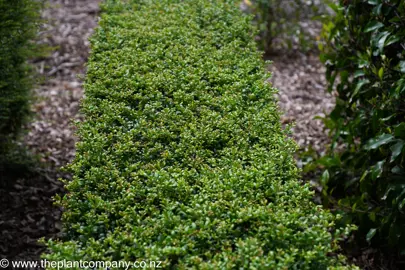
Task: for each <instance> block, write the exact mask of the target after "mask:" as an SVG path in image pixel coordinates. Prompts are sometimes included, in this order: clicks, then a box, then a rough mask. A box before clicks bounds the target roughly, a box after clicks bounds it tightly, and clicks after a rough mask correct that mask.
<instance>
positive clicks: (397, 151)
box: [390, 140, 404, 162]
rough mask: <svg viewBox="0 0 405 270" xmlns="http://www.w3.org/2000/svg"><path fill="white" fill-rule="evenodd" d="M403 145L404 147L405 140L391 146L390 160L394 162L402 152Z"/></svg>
mask: <svg viewBox="0 0 405 270" xmlns="http://www.w3.org/2000/svg"><path fill="white" fill-rule="evenodd" d="M403 147H404V141H403V140H399V141H398V142H397V143H396V144H394V145H393V146H391V147H390V149H391V152H392V154H391V160H390V162H393V161H394V160H395V159H396V158H397V157H398V156H399V155H400V154H401V152H402V148H403Z"/></svg>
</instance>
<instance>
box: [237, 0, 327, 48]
mask: <svg viewBox="0 0 405 270" xmlns="http://www.w3.org/2000/svg"><path fill="white" fill-rule="evenodd" d="M327 1H328V0H309V1H304V0H252V1H249V0H244V1H243V2H244V5H245V6H246V7H247V10H248V11H249V12H250V13H252V14H254V15H255V20H254V23H255V25H256V27H257V28H258V32H259V35H258V37H259V46H260V48H261V49H263V50H264V51H266V52H271V51H272V50H274V49H279V48H289V49H291V48H292V47H293V45H296V44H299V46H300V48H301V49H303V50H309V49H312V48H313V45H314V44H315V42H314V39H315V36H316V34H318V33H312V32H311V31H313V30H314V29H316V27H314V26H313V24H314V23H316V21H315V20H312V19H313V18H316V17H318V16H321V15H324V14H326V13H327V5H326V4H325V3H324V2H327Z"/></svg>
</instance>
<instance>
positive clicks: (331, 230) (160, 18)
mask: <svg viewBox="0 0 405 270" xmlns="http://www.w3.org/2000/svg"><path fill="white" fill-rule="evenodd" d="M103 10H104V11H105V13H104V14H103V16H102V19H101V21H100V26H99V28H98V29H97V31H96V33H95V35H94V36H93V38H92V40H91V44H92V45H91V48H92V53H91V56H90V59H89V63H88V73H87V79H86V84H85V95H86V98H85V99H84V100H83V103H82V112H83V113H84V114H85V121H84V122H83V123H80V124H79V126H80V127H79V136H80V139H81V140H80V142H79V143H78V144H77V155H76V158H75V160H74V161H73V163H72V164H71V165H70V170H71V171H72V172H73V174H74V177H73V179H72V181H69V182H67V186H66V187H67V190H68V194H67V195H66V196H64V198H62V199H61V200H60V203H61V205H62V206H63V207H64V209H65V212H64V215H63V221H64V231H63V232H64V235H63V237H62V238H61V239H60V240H51V241H49V242H48V247H49V251H50V252H49V253H48V254H44V257H45V258H46V259H48V260H62V259H66V260H80V259H81V260H96V261H104V260H108V261H117V260H129V261H135V260H150V261H153V260H159V261H162V267H163V268H165V269H197V268H198V269H236V268H245V269H247V268H249V269H286V268H291V269H326V268H327V267H331V268H333V267H336V268H338V267H342V268H344V266H343V265H344V262H343V259H342V258H341V257H337V256H333V254H332V253H333V252H335V251H336V249H337V245H336V241H337V240H338V239H340V238H342V237H344V236H345V235H347V233H348V231H349V228H342V229H338V230H335V227H334V223H335V217H334V216H333V215H332V214H330V213H329V212H327V211H325V210H322V208H321V207H320V206H316V205H315V204H314V203H312V202H311V197H312V192H311V191H310V188H309V187H308V185H302V184H301V183H300V182H299V181H298V180H297V176H298V170H297V168H296V167H295V165H294V163H295V162H294V160H293V156H292V153H293V152H294V151H295V150H296V144H295V143H294V142H293V141H292V140H290V139H289V138H288V137H287V136H286V134H285V132H284V131H283V130H282V127H281V124H280V119H279V118H280V117H279V112H278V110H277V106H276V102H275V98H274V96H273V94H274V93H275V92H276V90H275V89H273V88H271V87H270V86H269V85H268V84H267V83H265V80H266V78H267V74H266V73H265V72H264V63H263V62H262V60H261V56H260V54H259V53H258V52H257V51H256V47H255V43H254V41H253V35H252V29H251V26H250V20H249V19H248V18H247V17H244V16H242V14H241V11H240V10H239V9H238V7H237V3H236V2H235V1H210V0H189V1H180V0H144V1H122V2H119V1H107V3H106V4H105V5H104V6H103Z"/></svg>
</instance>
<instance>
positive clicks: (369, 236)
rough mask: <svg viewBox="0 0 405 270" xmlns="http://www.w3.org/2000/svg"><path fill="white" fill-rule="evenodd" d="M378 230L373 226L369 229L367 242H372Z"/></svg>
mask: <svg viewBox="0 0 405 270" xmlns="http://www.w3.org/2000/svg"><path fill="white" fill-rule="evenodd" d="M376 232H377V229H376V228H372V229H370V230H369V231H368V233H367V236H366V240H367V242H369V243H370V241H371V239H372V238H373V237H374V235H375V233H376Z"/></svg>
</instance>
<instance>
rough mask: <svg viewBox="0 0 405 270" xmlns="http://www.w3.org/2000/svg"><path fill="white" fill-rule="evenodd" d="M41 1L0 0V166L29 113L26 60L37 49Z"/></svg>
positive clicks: (7, 157) (29, 71) (12, 148)
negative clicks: (34, 41)
mask: <svg viewBox="0 0 405 270" xmlns="http://www.w3.org/2000/svg"><path fill="white" fill-rule="evenodd" d="M40 6H41V3H40V2H39V1H34V0H13V1H9V0H0V167H2V166H5V165H4V164H5V163H6V162H8V161H9V160H8V159H10V158H11V156H12V155H13V154H11V152H14V150H15V148H14V147H13V146H12V144H13V142H14V140H15V139H16V138H17V136H18V135H19V133H20V130H21V127H22V125H23V124H24V123H25V121H26V119H27V116H28V115H29V111H30V110H29V104H30V99H31V93H30V89H31V87H32V83H33V76H32V72H31V71H32V69H31V67H30V66H29V65H28V64H27V60H28V59H29V58H31V57H33V56H34V55H36V54H38V53H39V51H40V50H39V49H38V48H37V46H36V45H35V44H34V43H33V42H32V40H33V39H34V38H35V37H36V33H37V28H38V23H39V18H40V17H39V12H38V10H39V9H40Z"/></svg>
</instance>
